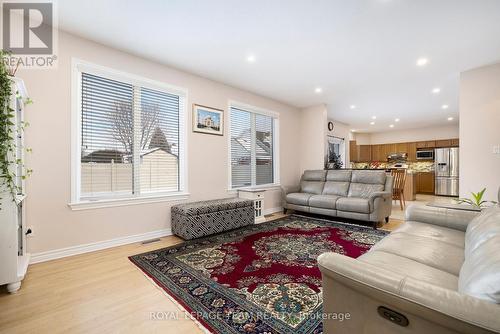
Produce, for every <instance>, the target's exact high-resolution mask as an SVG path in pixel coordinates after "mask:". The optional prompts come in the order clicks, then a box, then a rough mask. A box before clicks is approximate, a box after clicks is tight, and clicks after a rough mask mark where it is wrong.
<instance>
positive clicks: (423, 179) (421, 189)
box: [416, 172, 434, 194]
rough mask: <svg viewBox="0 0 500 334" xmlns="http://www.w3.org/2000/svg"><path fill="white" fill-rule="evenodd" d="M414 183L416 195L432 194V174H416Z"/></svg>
mask: <svg viewBox="0 0 500 334" xmlns="http://www.w3.org/2000/svg"><path fill="white" fill-rule="evenodd" d="M416 183H417V193H418V194H434V172H418V173H417V176H416Z"/></svg>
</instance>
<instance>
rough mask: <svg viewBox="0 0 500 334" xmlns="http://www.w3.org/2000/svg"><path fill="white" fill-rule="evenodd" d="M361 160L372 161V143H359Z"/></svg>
mask: <svg viewBox="0 0 500 334" xmlns="http://www.w3.org/2000/svg"><path fill="white" fill-rule="evenodd" d="M358 154H359V161H372V149H371V145H359V153H358Z"/></svg>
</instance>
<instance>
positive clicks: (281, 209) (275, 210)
mask: <svg viewBox="0 0 500 334" xmlns="http://www.w3.org/2000/svg"><path fill="white" fill-rule="evenodd" d="M281 211H283V208H282V207H281V206H280V207H277V208H269V209H265V210H264V215H270V214H271V213H275V212H281Z"/></svg>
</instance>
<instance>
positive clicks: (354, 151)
mask: <svg viewBox="0 0 500 334" xmlns="http://www.w3.org/2000/svg"><path fill="white" fill-rule="evenodd" d="M349 159H350V160H351V161H352V162H358V161H359V160H358V145H357V144H356V141H355V140H351V141H349Z"/></svg>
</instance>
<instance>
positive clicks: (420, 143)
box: [417, 140, 436, 148]
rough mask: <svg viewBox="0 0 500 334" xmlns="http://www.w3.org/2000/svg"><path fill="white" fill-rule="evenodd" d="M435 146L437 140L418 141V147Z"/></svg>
mask: <svg viewBox="0 0 500 334" xmlns="http://www.w3.org/2000/svg"><path fill="white" fill-rule="evenodd" d="M435 147H436V141H435V140H428V141H418V142H417V148H435Z"/></svg>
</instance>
